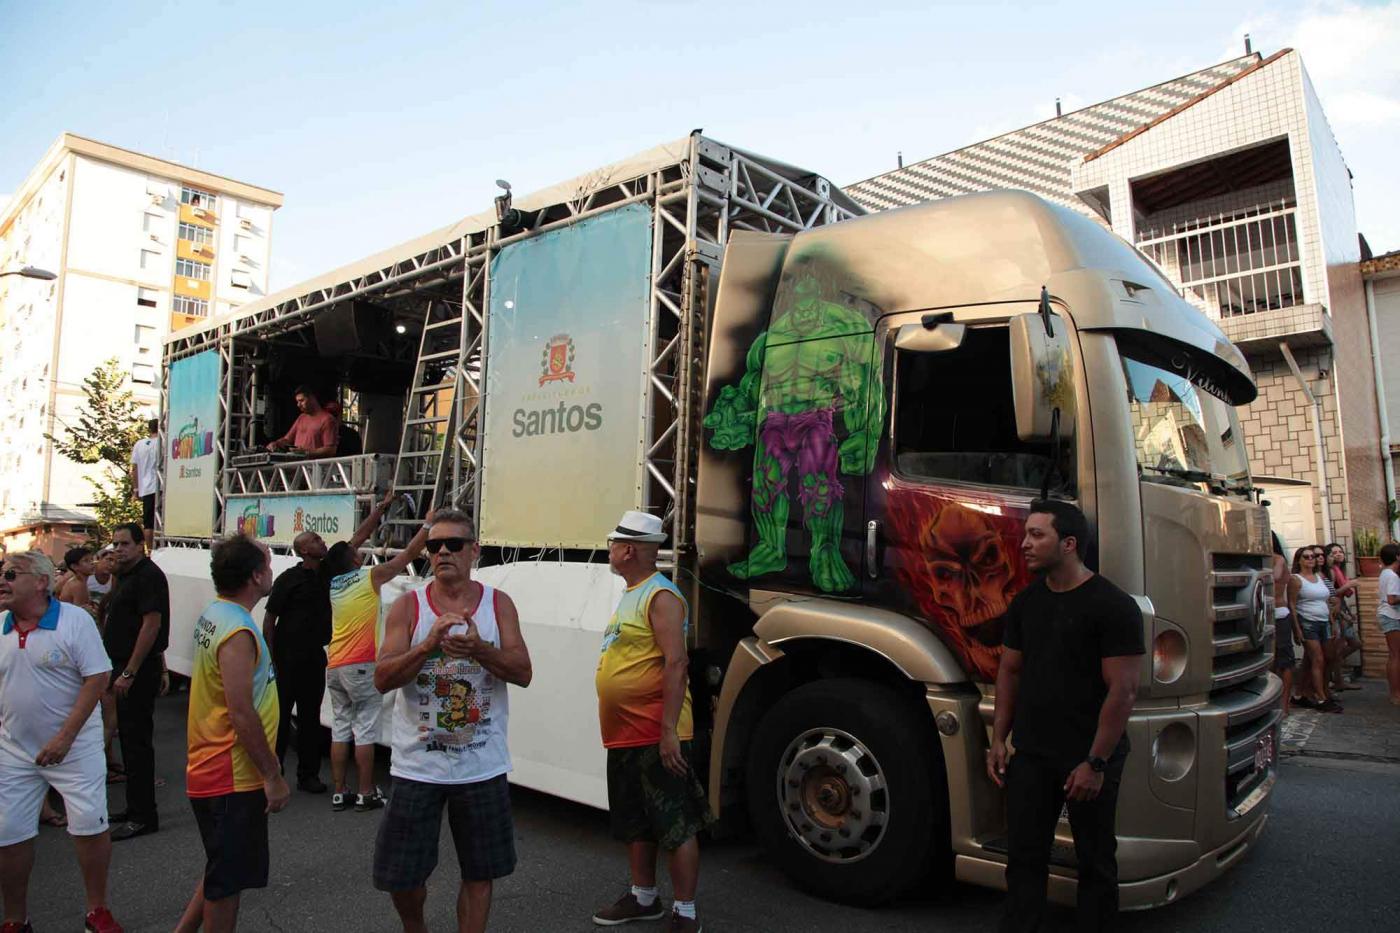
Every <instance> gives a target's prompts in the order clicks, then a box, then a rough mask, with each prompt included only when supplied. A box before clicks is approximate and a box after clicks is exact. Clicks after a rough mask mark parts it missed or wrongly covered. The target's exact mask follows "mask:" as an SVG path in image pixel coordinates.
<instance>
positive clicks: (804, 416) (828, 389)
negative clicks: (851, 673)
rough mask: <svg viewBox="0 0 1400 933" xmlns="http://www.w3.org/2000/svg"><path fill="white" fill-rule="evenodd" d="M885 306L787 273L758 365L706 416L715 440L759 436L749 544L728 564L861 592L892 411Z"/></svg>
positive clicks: (768, 576) (760, 343)
mask: <svg viewBox="0 0 1400 933" xmlns="http://www.w3.org/2000/svg"><path fill="white" fill-rule="evenodd" d="M877 317H878V311H876V310H875V309H874V308H873V307H872V306H869V305H868V303H865V302H861V301H860V300H859V299H856V298H854V297H852V296H851V295H849V294H846V293H844V292H842V291H841V290H840V289H839V288H836V287H833V286H829V285H827V284H826V283H824V282H822V281H821V280H820V279H819V278H818V277H817V276H816V275H815V274H813V273H812V272H810V271H808V270H807V269H806V268H805V267H799V269H798V271H796V272H794V273H791V274H785V276H784V279H783V282H782V283H781V284H780V285H779V287H778V291H777V296H776V299H775V301H774V304H773V311H772V315H771V318H770V321H769V324H768V327H767V329H766V330H765V331H764V332H763V333H762V334H760V335H759V336H758V337H757V339H756V340H755V341H754V343H753V345H752V346H751V347H750V348H749V351H748V357H747V364H746V371H747V373H748V374H749V375H747V376H746V377H745V381H744V382H741V383H740V385H739V387H738V388H737V389H736V390H732V391H725V392H722V393H721V394H720V396H719V401H718V402H717V403H716V405H715V406H714V408H713V409H712V411H711V413H710V415H709V417H707V418H706V421H705V424H706V426H707V427H709V428H711V429H713V430H714V432H715V433H714V439H713V440H712V442H711V443H712V445H713V446H726V445H728V446H735V447H737V446H740V444H742V443H752V444H753V460H752V463H753V472H752V482H751V487H750V496H749V500H750V501H749V522H748V534H747V538H748V550H747V552H746V553H745V554H744V555H743V556H742V557H740V559H738V560H736V561H733V562H730V563H729V564H728V565H727V567H726V573H727V574H728V575H729V576H730V577H731V578H735V579H739V580H745V581H748V584H749V586H750V587H756V588H763V589H773V590H777V591H783V592H815V593H822V594H830V595H833V596H840V595H846V596H859V595H860V592H861V584H860V579H861V577H862V576H863V575H864V572H865V568H864V566H863V564H862V560H863V554H864V545H863V542H864V534H863V531H862V529H863V525H864V511H865V510H864V507H863V501H862V500H863V499H864V496H865V477H866V476H867V475H868V474H869V473H870V471H871V469H872V468H873V467H874V465H875V459H876V453H877V450H878V446H879V440H880V434H881V433H882V432H881V425H882V423H883V420H884V413H885V401H884V388H883V386H882V384H881V382H880V379H879V369H878V366H877V359H878V354H877V352H876V350H875V346H874V327H875V325H874V322H875V320H876V318H877ZM755 376H756V377H757V379H755V381H756V382H757V387H756V389H757V390H756V394H755V395H754V396H753V399H754V401H753V409H752V414H749V415H747V416H745V414H744V412H743V409H744V408H745V407H746V406H747V404H748V402H747V401H746V398H747V397H748V393H749V392H750V391H752V390H751V389H748V388H745V386H746V383H747V380H749V379H752V378H753V377H755ZM731 422H732V425H733V430H732V431H731V430H730V425H731ZM748 432H751V433H748ZM730 434H734V435H735V436H736V437H738V442H737V443H736V442H734V441H733V440H732V439H731V438H730V436H729V435H730Z"/></svg>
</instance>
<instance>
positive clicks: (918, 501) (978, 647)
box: [865, 304, 1073, 682]
mask: <svg viewBox="0 0 1400 933" xmlns="http://www.w3.org/2000/svg"><path fill="white" fill-rule="evenodd" d="M1002 307H1003V308H1004V309H1006V311H1007V312H1009V313H1010V314H1014V313H1019V312H1023V311H1027V310H1034V305H1031V306H1029V307H1027V306H1023V305H1020V304H1017V305H1014V306H1013V305H1008V306H1002ZM992 312H993V307H988V306H982V307H980V308H974V309H964V310H960V311H957V312H952V313H948V314H947V315H946V319H947V320H948V322H949V323H952V322H960V321H964V320H965V321H966V325H965V326H963V327H958V326H956V324H955V325H954V326H953V327H949V328H948V330H949V331H950V332H953V334H952V335H951V336H949V337H948V338H947V339H944V340H942V341H931V342H930V341H924V342H922V343H920V344H919V345H917V346H912V345H911V346H907V347H906V348H901V346H899V345H898V344H900V343H906V344H907V343H909V341H901V340H900V339H899V333H900V328H901V327H903V326H904V325H907V324H909V323H911V322H914V323H916V324H923V323H924V322H925V321H931V320H940V319H944V317H945V315H940V316H939V317H938V318H936V319H935V318H933V317H932V316H925V315H919V314H914V315H894V316H890V317H888V318H886V319H884V321H882V324H881V326H880V328H879V329H878V330H877V333H876V342H877V346H878V347H879V348H880V351H881V353H882V356H883V359H882V361H881V362H882V370H883V377H884V378H883V386H884V391H885V392H886V393H887V394H888V396H889V398H890V417H889V419H888V422H887V424H888V430H887V431H886V432H885V436H884V438H883V439H882V441H881V445H880V451H879V456H878V461H877V464H876V466H875V469H874V470H873V471H872V473H871V475H870V477H869V479H868V480H867V493H866V503H867V508H866V518H867V525H866V532H867V556H866V561H867V562H869V563H868V566H869V568H870V571H869V572H868V573H867V575H866V579H865V593H866V595H867V597H868V598H870V599H871V601H873V602H876V603H878V604H881V605H885V606H887V607H890V608H894V609H897V610H899V611H902V612H905V613H906V614H908V615H911V616H913V617H915V618H918V619H919V620H920V621H922V622H923V623H924V624H926V625H928V626H929V627H930V628H931V629H932V630H933V631H934V633H935V634H937V635H938V636H939V638H940V639H942V640H943V642H944V643H945V644H947V645H948V646H949V648H950V649H952V650H953V652H954V653H955V654H956V655H957V656H958V657H959V659H960V660H961V661H962V663H963V666H964V669H965V670H966V671H967V672H968V674H969V676H970V677H971V678H972V679H974V680H978V681H988V682H989V681H993V680H995V678H996V666H997V663H998V659H999V658H1000V655H1001V638H1002V631H1003V626H1004V622H1003V618H1002V617H1003V614H1004V613H1005V611H1006V608H1007V605H1008V603H1009V602H1010V600H1011V598H1012V597H1013V596H1014V595H1015V594H1016V593H1018V592H1020V590H1021V589H1023V588H1024V587H1025V586H1026V585H1027V584H1028V583H1029V582H1030V575H1029V573H1028V571H1027V570H1026V566H1025V560H1024V558H1023V557H1022V554H1021V539H1022V537H1023V535H1024V530H1025V520H1026V516H1027V514H1028V511H1029V506H1030V503H1031V500H1032V499H1034V498H1035V497H1037V496H1038V495H1040V491H1041V488H1042V486H1043V485H1044V483H1045V480H1046V475H1047V471H1049V470H1051V468H1052V466H1053V464H1052V459H1051V456H1050V455H1051V446H1050V445H1048V444H1034V443H1026V442H1023V441H1021V440H1020V438H1019V437H1018V435H1017V431H1016V419H1015V412H1014V407H1013V404H1012V383H1011V353H1010V335H1009V328H1008V326H1007V323H1006V318H1005V317H1000V319H997V318H993V319H991V320H987V319H985V318H986V316H987V315H988V314H989V313H992ZM979 318H981V319H980V320H979ZM930 329H932V328H930ZM915 336H919V335H917V334H915ZM1072 475H1073V473H1072V470H1071V469H1069V468H1068V465H1067V464H1060V465H1059V469H1057V470H1056V471H1055V472H1054V474H1052V475H1051V483H1050V490H1051V492H1052V494H1057V495H1062V494H1064V493H1065V492H1066V491H1067V484H1068V483H1069V482H1070V481H1069V480H1067V479H1065V478H1063V477H1065V476H1072Z"/></svg>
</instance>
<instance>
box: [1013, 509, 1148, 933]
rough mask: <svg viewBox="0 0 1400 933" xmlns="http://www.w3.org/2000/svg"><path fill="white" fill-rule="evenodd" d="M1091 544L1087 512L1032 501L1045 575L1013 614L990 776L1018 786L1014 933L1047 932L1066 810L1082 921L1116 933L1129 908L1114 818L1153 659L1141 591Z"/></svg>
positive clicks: (1024, 545) (1032, 528)
mask: <svg viewBox="0 0 1400 933" xmlns="http://www.w3.org/2000/svg"><path fill="white" fill-rule="evenodd" d="M1088 540H1089V523H1088V521H1087V520H1086V519H1085V517H1084V513H1083V512H1081V511H1079V509H1077V508H1075V507H1074V506H1072V505H1070V504H1069V503H1066V502H1045V501H1038V502H1034V503H1032V504H1031V511H1030V515H1029V517H1028V518H1027V519H1026V536H1025V539H1024V540H1023V541H1022V542H1021V550H1022V552H1023V553H1024V554H1025V557H1026V566H1027V568H1028V569H1030V570H1031V571H1032V572H1033V573H1037V574H1039V579H1037V580H1036V581H1035V582H1033V583H1032V584H1031V585H1030V586H1028V587H1026V589H1025V590H1024V591H1022V592H1021V593H1020V594H1019V595H1017V597H1016V598H1015V599H1014V600H1012V602H1011V606H1010V608H1008V609H1007V612H1006V639H1005V650H1004V651H1003V653H1002V656H1001V666H1000V668H999V669H998V671H997V687H996V718H995V721H994V724H993V727H992V746H991V748H990V749H988V751H987V773H988V775H990V777H991V779H992V780H993V781H995V782H996V784H997V785H998V786H1002V785H1003V784H1004V785H1005V786H1006V822H1007V830H1008V841H1007V866H1006V887H1007V901H1006V911H1005V913H1004V914H1003V916H1002V921H1001V930H1002V931H1003V933H1011V931H1021V930H1035V929H1038V928H1039V927H1040V924H1041V920H1042V918H1043V916H1044V913H1045V900H1046V890H1045V887H1046V883H1047V881H1048V877H1049V866H1050V849H1051V844H1052V842H1053V840H1054V835H1055V824H1056V823H1057V822H1059V818H1060V809H1061V807H1062V806H1064V805H1065V804H1066V803H1067V804H1068V809H1069V823H1070V829H1071V830H1072V831H1073V833H1074V848H1075V854H1076V856H1077V857H1078V861H1079V888H1078V910H1077V922H1076V926H1077V928H1078V929H1079V930H1104V929H1108V928H1110V927H1111V926H1112V924H1113V922H1114V917H1115V915H1116V914H1117V913H1118V859H1117V848H1118V840H1117V835H1116V831H1115V826H1114V822H1115V819H1116V815H1117V807H1118V785H1119V782H1120V781H1121V780H1122V776H1123V762H1124V759H1125V758H1126V757H1127V754H1128V737H1127V735H1126V734H1125V733H1124V728H1125V727H1126V725H1127V723H1128V716H1129V714H1131V713H1132V709H1133V702H1134V700H1135V699H1136V697H1137V689H1138V677H1139V671H1140V668H1141V664H1142V659H1141V656H1142V654H1143V636H1142V613H1141V611H1140V610H1139V609H1138V606H1137V604H1136V603H1135V602H1134V601H1133V598H1132V597H1131V596H1129V595H1128V594H1127V593H1124V592H1123V591H1122V590H1120V589H1119V588H1118V587H1116V586H1114V585H1113V584H1112V583H1110V582H1108V581H1107V580H1105V579H1104V578H1103V577H1101V576H1099V575H1098V574H1096V573H1094V572H1093V571H1092V570H1090V569H1089V568H1087V567H1085V566H1084V563H1083V559H1082V555H1083V551H1084V547H1085V545H1086V544H1087V543H1088ZM1008 734H1010V736H1011V739H1012V744H1013V745H1014V746H1015V753H1014V754H1012V753H1011V752H1010V751H1009V750H1008V748H1007V743H1006V739H1007V735H1008ZM1008 759H1009V761H1010V764H1009V765H1008Z"/></svg>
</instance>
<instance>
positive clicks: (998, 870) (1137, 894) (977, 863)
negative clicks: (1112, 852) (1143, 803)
mask: <svg viewBox="0 0 1400 933" xmlns="http://www.w3.org/2000/svg"><path fill="white" fill-rule="evenodd" d="M1267 821H1268V815H1267V814H1262V813H1261V814H1260V815H1259V818H1258V819H1256V820H1253V821H1251V822H1250V824H1249V826H1248V827H1246V828H1245V829H1244V831H1243V832H1241V833H1240V834H1239V836H1238V837H1236V838H1235V839H1232V840H1230V841H1229V842H1227V843H1225V844H1224V845H1222V846H1220V847H1219V848H1218V849H1216V850H1215V851H1213V852H1207V853H1206V854H1205V855H1203V856H1201V857H1200V858H1198V859H1196V861H1194V862H1192V863H1191V864H1190V865H1187V866H1185V867H1183V868H1178V869H1176V870H1175V871H1170V872H1167V873H1166V874H1165V875H1158V876H1157V877H1155V878H1144V879H1142V880H1140V881H1125V882H1123V883H1121V884H1119V885H1118V898H1119V907H1120V908H1121V909H1122V910H1146V909H1148V908H1152V907H1161V906H1162V905H1164V904H1170V903H1172V902H1174V901H1177V900H1180V899H1181V898H1183V897H1185V896H1186V895H1188V894H1190V893H1191V892H1193V891H1195V890H1196V889H1197V888H1201V887H1204V886H1205V885H1207V884H1209V883H1210V882H1212V881H1214V880H1215V879H1216V878H1219V877H1220V876H1221V875H1223V874H1224V873H1225V872H1226V871H1227V870H1229V869H1230V868H1231V867H1233V866H1234V865H1235V863H1236V862H1238V861H1239V860H1240V859H1242V858H1243V857H1244V855H1245V853H1246V852H1248V851H1249V850H1250V849H1252V848H1253V847H1254V842H1255V840H1256V839H1258V838H1259V833H1260V832H1261V831H1262V830H1263V829H1264V824H1265V823H1266V822H1267ZM1123 842H1124V844H1125V845H1130V844H1131V843H1130V842H1129V841H1128V840H1123ZM954 872H955V874H956V875H957V879H958V880H959V881H965V882H967V883H969V884H975V885H979V886H981V887H987V888H999V889H1001V890H1003V891H1004V890H1006V864H1005V863H1004V862H1001V861H998V860H994V859H989V858H978V857H974V856H969V855H959V856H957V859H956V861H955V862H954ZM1078 888H1079V882H1078V880H1077V879H1076V878H1075V876H1074V873H1073V872H1071V871H1068V870H1067V869H1062V868H1059V867H1057V866H1052V867H1051V869H1050V883H1049V887H1048V893H1049V897H1050V901H1051V902H1052V903H1055V904H1062V905H1064V906H1067V907H1068V906H1073V905H1074V901H1075V897H1076V893H1077V891H1078Z"/></svg>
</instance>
